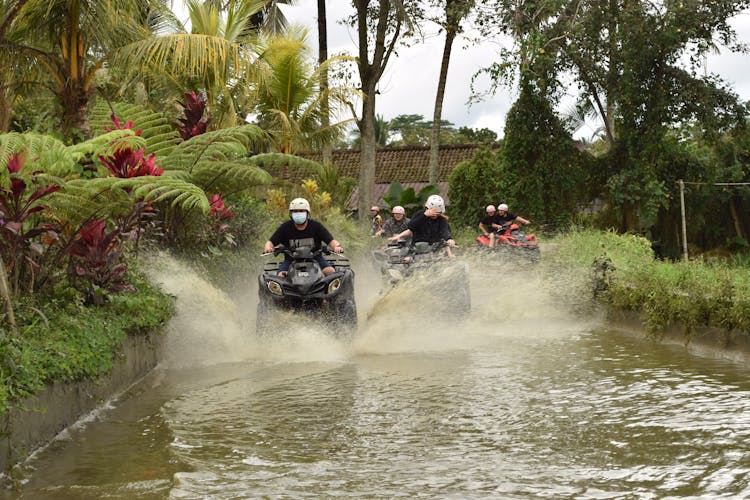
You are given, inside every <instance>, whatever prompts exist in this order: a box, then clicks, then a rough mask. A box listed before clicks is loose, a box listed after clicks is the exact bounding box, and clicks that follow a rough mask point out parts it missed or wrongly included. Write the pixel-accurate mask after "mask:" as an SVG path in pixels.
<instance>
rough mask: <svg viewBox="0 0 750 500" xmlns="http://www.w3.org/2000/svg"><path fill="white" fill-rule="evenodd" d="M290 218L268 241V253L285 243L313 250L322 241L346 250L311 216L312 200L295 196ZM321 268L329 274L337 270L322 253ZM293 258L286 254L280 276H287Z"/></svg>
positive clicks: (324, 272) (320, 257)
mask: <svg viewBox="0 0 750 500" xmlns="http://www.w3.org/2000/svg"><path fill="white" fill-rule="evenodd" d="M289 216H290V218H291V220H288V221H286V222H284V223H283V224H281V225H280V226H279V228H278V229H276V231H275V232H274V233H273V235H271V238H269V240H268V241H266V244H265V247H264V250H265V252H266V253H271V252H273V249H274V247H275V246H276V245H280V244H281V245H285V246H287V247H289V248H290V249H292V250H293V249H295V248H298V247H304V246H309V247H311V248H312V249H313V250H317V249H319V248H320V247H321V242H322V243H325V244H326V245H328V246H329V247H330V248H331V250H333V251H334V252H336V253H341V252H343V251H344V249H343V248H341V245H340V244H339V242H338V241H336V240H334V239H333V236H331V233H330V232H328V229H326V228H325V226H324V225H323V224H321V223H320V222H318V221H316V220H313V219H311V218H310V202H308V201H307V200H306V199H304V198H295V199H293V200H292V201H291V203H289ZM316 260H317V262H318V264H319V265H320V269H321V270H322V271H323V274H324V275H326V276H327V275H329V274H331V273H332V272H334V271H335V269H334V268H333V266H332V265H331V264H330V262H328V261H327V260H326V259H324V258H323V256H322V255H318V256H317V257H316ZM291 264H292V259H291V258H290V257H289V256H288V255H286V256H284V262H282V263H281V264H279V276H282V277H284V276H286V273H287V270H288V269H289V266H290V265H291Z"/></svg>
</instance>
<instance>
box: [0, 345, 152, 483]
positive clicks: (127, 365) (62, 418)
mask: <svg viewBox="0 0 750 500" xmlns="http://www.w3.org/2000/svg"><path fill="white" fill-rule="evenodd" d="M163 338H164V336H163V334H161V333H150V334H138V335H128V336H127V337H126V339H125V341H124V342H123V343H122V345H121V347H120V349H119V351H118V353H117V359H116V361H115V366H114V367H113V369H112V370H111V372H110V373H108V374H107V375H104V376H101V377H99V378H97V379H92V380H83V381H80V382H58V383H53V384H50V385H48V386H47V387H46V388H45V389H43V390H42V391H40V392H39V393H37V394H35V395H34V396H31V397H29V398H26V399H24V400H22V401H20V402H19V403H18V404H17V405H16V406H15V407H14V408H13V409H11V410H10V411H9V412H8V414H7V415H5V416H4V417H3V418H2V421H0V425H2V433H1V434H0V468H1V469H0V470H2V471H7V470H9V469H10V468H11V467H12V466H13V465H14V464H17V463H19V462H21V461H23V460H25V459H26V458H27V457H28V456H29V455H30V454H31V453H32V452H33V451H34V450H36V449H38V448H39V447H41V446H44V445H45V444H47V443H49V442H50V441H51V440H52V439H53V438H54V437H55V436H56V435H57V434H58V433H60V432H61V431H63V430H64V429H65V428H66V427H68V426H70V425H72V424H74V423H75V422H76V421H78V420H79V419H80V418H81V417H83V416H84V415H86V414H87V413H89V412H91V411H92V410H94V409H96V408H97V407H98V406H99V405H101V404H102V403H103V402H105V401H107V400H109V399H111V398H112V397H113V396H114V395H116V394H118V393H120V392H122V391H124V390H125V389H127V388H128V387H130V386H131V385H132V384H133V383H135V382H137V381H138V380H140V379H141V378H142V377H143V376H145V375H146V374H147V373H148V372H149V371H151V369H152V368H154V367H155V366H156V364H157V363H158V361H159V356H160V351H161V344H162V341H163Z"/></svg>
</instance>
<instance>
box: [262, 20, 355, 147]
mask: <svg viewBox="0 0 750 500" xmlns="http://www.w3.org/2000/svg"><path fill="white" fill-rule="evenodd" d="M306 36H307V33H306V31H305V30H301V29H290V30H289V31H288V32H287V34H285V35H284V36H275V37H269V36H263V37H261V39H260V41H259V53H260V55H259V65H258V66H259V77H260V81H259V83H258V89H257V92H258V102H257V105H256V108H255V111H256V112H257V114H258V117H259V122H260V123H261V125H262V127H263V128H264V129H266V130H267V131H268V133H269V135H270V136H271V143H272V147H273V149H274V150H276V151H279V152H282V153H288V154H289V153H296V152H298V151H301V150H311V149H319V148H320V147H322V145H323V144H326V143H331V142H334V141H335V140H336V139H337V138H339V137H341V136H343V133H344V130H345V126H346V124H347V123H348V122H350V121H351V119H344V120H336V117H338V116H340V115H341V112H342V111H343V110H344V107H345V106H346V105H347V102H348V101H349V100H351V99H352V98H354V97H356V96H358V95H359V94H358V92H357V91H356V90H354V89H351V88H348V87H344V86H333V85H329V86H327V87H326V88H325V90H323V91H321V89H320V81H321V74H322V73H323V72H326V71H328V70H329V68H330V67H331V66H332V65H335V64H338V63H343V62H345V61H346V60H348V58H344V57H336V58H331V59H329V60H327V61H325V62H324V63H322V64H320V65H318V66H317V67H315V66H314V65H313V62H314V59H313V58H312V57H311V54H310V49H309V47H308V46H307V45H306V44H305V37H306ZM326 120H328V125H326V126H324V125H323V124H324V121H326ZM331 120H333V123H331Z"/></svg>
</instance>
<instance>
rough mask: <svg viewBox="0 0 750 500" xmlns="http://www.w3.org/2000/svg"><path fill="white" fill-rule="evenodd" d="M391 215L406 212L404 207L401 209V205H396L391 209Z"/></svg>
mask: <svg viewBox="0 0 750 500" xmlns="http://www.w3.org/2000/svg"><path fill="white" fill-rule="evenodd" d="M391 213H392V214H402V215H403V214H405V213H406V210H404V207H402V206H401V205H396V206H395V207H393V210H391Z"/></svg>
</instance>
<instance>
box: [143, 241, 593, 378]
mask: <svg viewBox="0 0 750 500" xmlns="http://www.w3.org/2000/svg"><path fill="white" fill-rule="evenodd" d="M463 260H464V261H465V262H466V263H467V265H468V269H469V271H470V272H469V281H470V288H471V302H472V310H471V313H470V314H469V315H468V316H467V317H451V316H450V315H448V316H446V315H443V314H439V313H443V312H445V310H446V308H449V307H450V306H449V303H450V298H451V297H450V290H447V291H446V290H445V289H444V287H443V288H442V289H441V288H440V287H436V286H434V283H433V282H431V280H433V279H444V277H441V276H440V275H439V273H436V275H435V276H433V277H422V278H416V279H413V280H409V282H407V283H405V284H403V285H401V286H399V287H396V288H395V289H390V287H388V286H386V285H384V284H383V281H382V279H381V276H380V273H379V271H378V270H377V269H376V268H375V266H373V265H372V263H371V262H369V261H368V260H367V259H366V258H365V259H363V258H360V259H358V260H357V259H354V262H353V264H354V265H353V268H354V269H355V271H356V279H355V296H356V301H357V308H358V316H359V329H358V333H357V335H356V336H355V338H354V339H353V340H352V341H351V342H349V341H346V340H339V339H336V338H335V337H333V336H331V335H330V334H329V333H328V332H327V331H326V329H325V328H324V327H323V326H322V325H316V324H314V323H310V322H309V321H308V320H307V318H305V317H301V316H298V315H295V314H292V313H287V312H281V313H279V314H278V315H277V317H276V320H277V321H278V322H279V323H280V324H281V326H282V327H281V328H280V330H281V331H282V332H283V334H281V335H277V336H274V337H273V338H264V339H259V338H258V337H257V336H256V335H255V321H256V318H255V314H256V306H257V279H256V275H255V274H254V273H257V269H255V268H254V267H253V266H248V269H247V273H246V275H238V276H237V278H236V280H235V282H234V283H232V284H231V285H228V286H227V290H220V289H219V288H217V287H216V286H214V285H213V284H212V283H211V282H210V281H208V280H207V279H205V278H203V277H202V276H200V275H199V274H198V272H197V271H196V270H195V269H194V268H192V267H191V266H190V265H188V264H186V263H184V262H180V261H178V260H176V259H174V258H172V257H170V256H168V255H166V254H161V255H159V256H158V261H159V263H160V265H159V266H157V268H158V269H159V270H158V271H153V272H152V275H151V278H152V279H153V280H154V281H155V282H157V283H159V284H160V285H161V286H162V288H163V289H164V290H165V291H166V292H167V293H169V294H172V295H175V296H176V297H177V301H176V306H177V313H176V315H175V316H174V317H173V318H172V320H171V321H170V323H169V325H168V329H167V340H166V349H165V353H164V362H165V364H166V366H168V367H175V368H187V367H191V366H206V365H213V364H219V363H234V362H243V361H250V360H254V361H263V362H282V363H283V362H288V363H297V362H314V361H324V362H344V361H347V360H350V359H351V358H352V357H355V356H359V355H372V354H388V353H402V352H404V353H406V352H434V351H449V350H462V349H473V348H475V347H477V346H480V345H482V344H483V343H485V342H488V341H491V340H492V338H494V337H497V336H511V337H519V336H520V337H530V338H531V337H539V336H547V335H558V334H564V332H565V331H569V330H570V329H571V328H575V329H580V328H581V321H582V320H581V317H580V315H579V314H577V312H576V307H575V306H574V304H573V302H574V300H573V299H576V298H578V297H579V296H580V295H581V292H580V283H576V282H575V281H574V280H573V279H571V277H567V276H562V275H560V273H557V272H554V271H552V272H550V271H549V270H547V269H544V268H542V267H524V266H518V265H514V264H512V263H503V262H502V261H497V260H494V261H493V260H488V258H487V256H472V255H468V256H466V257H465V258H464V259H463ZM586 321H590V322H592V325H594V324H595V323H596V321H597V320H596V319H595V318H594V319H592V320H586ZM592 327H593V326H592Z"/></svg>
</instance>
